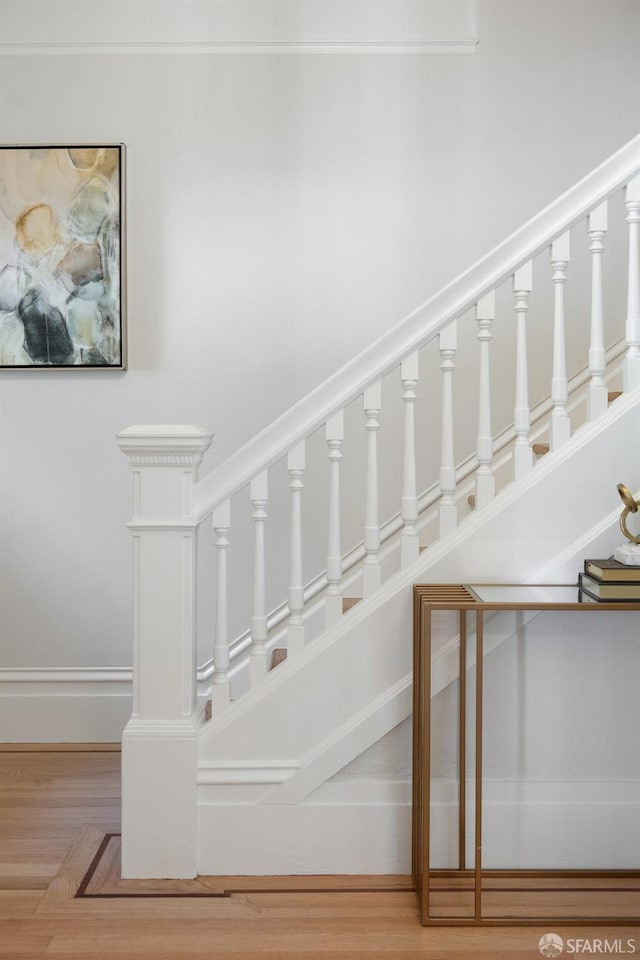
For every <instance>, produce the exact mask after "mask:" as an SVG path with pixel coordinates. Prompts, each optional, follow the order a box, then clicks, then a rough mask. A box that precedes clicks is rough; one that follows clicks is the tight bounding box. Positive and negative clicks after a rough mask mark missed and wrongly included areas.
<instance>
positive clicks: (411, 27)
mask: <svg viewBox="0 0 640 960" xmlns="http://www.w3.org/2000/svg"><path fill="white" fill-rule="evenodd" d="M475 7H476V0H339V2H327V0H243V2H242V3H238V2H237V0H108V2H106V0H102V2H100V3H98V2H92V0H47V3H46V4H45V3H42V2H40V0H4V3H3V39H2V43H0V54H4V55H6V54H12V55H16V56H25V55H56V54H57V55H63V56H69V55H73V54H80V55H93V56H95V55H96V54H102V55H117V54H123V53H124V54H138V55H141V54H142V55H145V54H195V55H198V54H217V53H224V54H229V53H231V54H234V53H235V54H264V53H267V54H289V53H295V54H318V53H329V54H335V53H341V54H343V53H347V54H349V53H358V54H361V53H365V54H371V53H373V54H387V53H391V54H406V53H418V54H431V53H436V54H440V53H473V52H474V50H475V47H476V44H477V37H476V12H475ZM91 8H93V9H94V10H95V11H96V16H94V17H92V16H87V9H89V10H91Z"/></svg>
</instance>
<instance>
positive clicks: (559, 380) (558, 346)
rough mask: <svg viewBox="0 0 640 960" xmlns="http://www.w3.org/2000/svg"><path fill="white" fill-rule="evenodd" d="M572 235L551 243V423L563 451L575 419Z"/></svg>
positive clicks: (555, 446) (553, 445) (554, 443)
mask: <svg viewBox="0 0 640 960" xmlns="http://www.w3.org/2000/svg"><path fill="white" fill-rule="evenodd" d="M569 249H570V248H569V234H568V233H563V235H562V236H561V237H558V239H557V240H554V241H553V243H552V244H551V268H552V271H553V273H552V276H551V279H552V282H553V372H552V374H551V401H552V403H553V409H552V411H551V423H550V426H549V446H550V449H551V450H559V449H560V447H562V446H563V445H564V444H565V443H566V442H567V440H568V439H569V437H570V436H571V421H570V420H569V413H568V411H567V402H568V399H569V385H568V383H567V361H566V349H565V331H564V326H565V324H564V285H565V283H566V282H567V265H568V263H569Z"/></svg>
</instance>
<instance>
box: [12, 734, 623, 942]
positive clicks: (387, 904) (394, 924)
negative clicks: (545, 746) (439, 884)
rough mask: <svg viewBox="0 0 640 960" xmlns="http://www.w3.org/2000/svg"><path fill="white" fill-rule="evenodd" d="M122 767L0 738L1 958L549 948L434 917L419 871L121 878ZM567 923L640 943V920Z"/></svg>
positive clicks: (568, 931)
mask: <svg viewBox="0 0 640 960" xmlns="http://www.w3.org/2000/svg"><path fill="white" fill-rule="evenodd" d="M119 767H120V755H119V751H118V748H117V747H115V746H111V747H110V746H108V745H107V746H105V745H95V747H93V748H92V746H91V745H82V746H80V747H78V746H74V745H70V746H68V747H65V746H60V747H56V748H49V747H46V746H38V745H22V746H20V747H16V746H15V745H12V746H7V747H2V746H0V960H5V958H7V960H35V958H42V957H53V958H56V960H64V958H69V960H71V958H73V960H98V958H100V960H107V958H109V957H114V958H117V960H129V958H131V960H133V958H138V960H140V958H147V960H156V958H157V960H187V958H196V957H197V958H199V960H202V958H212V960H265V958H271V960H281V958H282V960H296V958H298V957H300V958H305V960H331V958H336V960H355V958H357V960H370V958H374V960H377V958H379V960H382V958H385V960H418V958H433V960H437V958H446V960H458V958H463V957H464V958H472V960H473V958H478V960H484V958H486V960H489V958H498V960H507V958H512V957H518V958H522V960H526V958H531V960H536V958H538V960H539V958H540V956H541V954H540V952H539V950H538V941H539V939H540V937H541V935H542V934H543V933H545V932H547V931H546V930H545V929H543V928H541V927H539V926H531V927H517V928H499V929H495V928H483V929H464V930H460V929H446V928H437V929H429V930H426V929H424V928H422V927H421V926H420V924H419V922H418V917H417V909H416V903H415V895H414V893H413V890H412V888H411V882H410V879H409V878H408V877H378V878H363V877H360V878H354V877H340V878H335V877H329V878H328V877H306V878H299V877H289V878H283V877H215V878H214V877H202V878H198V879H197V880H195V881H186V882H176V881H154V882H148V881H122V880H121V879H120V876H119V832H120V776H119ZM631 896H632V893H631V892H627V893H626V894H624V895H623V894H621V895H620V897H621V899H620V908H621V909H622V908H624V909H625V910H629V909H630V904H631ZM522 897H523V898H524V900H523V902H524V903H525V904H526V902H527V897H529V894H528V893H527V892H526V890H525V891H524V892H523V893H522ZM633 903H634V904H635V903H637V900H636V901H633ZM597 907H598V904H597V895H596V901H595V907H594V909H597ZM631 909H635V906H633V905H632V906H631ZM632 915H635V914H632ZM554 932H555V933H558V934H560V936H562V937H564V938H565V940H566V939H567V938H569V937H583V938H591V939H594V938H600V939H608V940H609V941H611V943H613V942H614V941H616V940H618V941H622V945H624V944H625V942H626V941H627V940H633V941H634V943H635V949H636V952H637V953H639V954H640V928H639V927H637V926H635V925H629V927H619V926H617V927H615V926H603V927H597V928H596V927H585V929H584V930H581V929H579V928H575V927H572V928H571V927H563V925H562V924H560V923H559V924H558V925H556V926H555V927H554ZM565 953H566V952H565ZM609 955H612V954H611V953H610V954H609ZM613 955H615V954H613ZM619 955H622V954H619Z"/></svg>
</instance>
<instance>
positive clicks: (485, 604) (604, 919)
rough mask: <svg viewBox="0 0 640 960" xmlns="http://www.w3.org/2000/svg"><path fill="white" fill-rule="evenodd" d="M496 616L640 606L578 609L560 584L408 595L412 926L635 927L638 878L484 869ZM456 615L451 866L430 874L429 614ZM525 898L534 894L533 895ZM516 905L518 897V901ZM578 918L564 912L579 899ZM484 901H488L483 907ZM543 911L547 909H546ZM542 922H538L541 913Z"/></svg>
mask: <svg viewBox="0 0 640 960" xmlns="http://www.w3.org/2000/svg"><path fill="white" fill-rule="evenodd" d="M495 610H515V611H527V610H532V611H543V610H575V611H580V613H581V615H586V614H589V613H593V612H601V611H612V610H615V611H618V612H620V611H627V612H629V611H640V602H637V603H636V602H628V603H626V602H625V603H585V602H579V601H578V588H577V587H576V586H563V585H555V584H554V585H535V586H534V585H518V584H505V585H495V584H482V585H470V584H464V585H463V584H435V585H421V584H419V585H416V586H415V587H414V694H413V698H414V702H413V707H414V709H413V849H412V869H413V877H414V882H415V886H416V893H417V897H418V906H419V911H420V920H421V922H422V924H423V925H425V926H474V925H475V926H479V925H494V926H500V925H504V926H507V925H511V926H515V925H525V924H526V925H527V926H531V925H534V924H535V925H542V926H547V927H548V926H550V925H552V924H560V923H562V924H572V925H576V924H579V925H581V926H594V925H603V924H606V925H608V926H622V925H624V926H638V925H640V869H638V870H522V869H514V870H489V869H483V866H482V815H483V807H482V804H483V790H482V787H483V776H482V748H483V703H482V697H483V673H484V669H483V668H484V664H483V630H484V616H485V613H487V612H489V611H495ZM443 611H457V613H458V616H459V630H460V650H459V686H460V689H459V704H458V780H459V792H458V814H459V815H458V867H457V868H455V869H451V870H444V869H433V868H432V867H431V866H430V863H431V860H430V854H431V842H430V823H431V812H432V798H431V792H432V791H431V663H432V642H431V641H432V617H433V615H434V613H438V612H443ZM471 617H473V618H475V655H476V671H475V724H474V725H475V736H474V739H475V743H474V744H473V749H474V751H475V771H476V774H475V784H474V793H475V796H474V804H473V805H474V808H475V832H474V855H473V857H472V858H470V859H471V861H472V863H473V866H472V867H471V868H467V851H466V849H465V837H466V831H467V819H468V817H467V800H466V795H467V783H466V781H467V776H466V766H467V743H466V713H467V689H466V672H467V620H468V618H471ZM638 855H639V857H640V850H639V851H638ZM510 893H516V894H518V895H519V896H520V899H521V900H522V898H523V895H524V897H525V899H529V900H531V899H534V900H535V899H536V894H542V897H541V898H539V899H542V901H543V908H541V909H540V910H539V912H538V913H536V912H535V910H530V909H527V911H526V915H524V913H523V912H521V911H519V909H518V906H517V904H514V903H512V904H511V905H509V904H508V901H509V899H510V898H509V894H510ZM607 894H610V895H613V896H615V897H616V900H615V903H614V909H613V910H612V912H611V913H610V914H608V915H605V916H603V915H601V914H600V912H599V910H598V907H599V906H601V905H602V903H603V901H604V900H606V899H608V898H607V896H606V895H607ZM532 895H533V896H532ZM516 899H517V898H516ZM580 900H582V901H583V902H584V904H585V914H584V915H582V916H576V914H575V911H573V910H572V905H573V906H575V904H576V902H577V901H580ZM487 901H489V903H488V904H487ZM545 904H546V906H544V905H545ZM543 914H544V915H543Z"/></svg>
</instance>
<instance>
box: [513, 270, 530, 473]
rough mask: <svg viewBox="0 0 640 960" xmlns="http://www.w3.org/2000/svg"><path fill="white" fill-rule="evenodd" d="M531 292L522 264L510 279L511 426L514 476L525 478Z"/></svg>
mask: <svg viewBox="0 0 640 960" xmlns="http://www.w3.org/2000/svg"><path fill="white" fill-rule="evenodd" d="M532 289H533V264H532V262H531V260H529V261H528V263H525V264H523V266H521V267H520V269H519V270H516V272H515V273H514V275H513V295H514V297H515V307H516V404H515V410H514V414H513V422H514V426H515V430H516V442H515V446H514V449H513V476H514V479H515V480H519V479H520V478H521V477H525V476H526V475H527V474H528V473H529V471H530V470H531V467H532V466H533V451H532V450H531V443H530V442H529V428H530V426H531V415H530V410H529V380H528V373H527V310H528V309H529V303H528V301H529V294H530V293H531V290H532Z"/></svg>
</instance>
